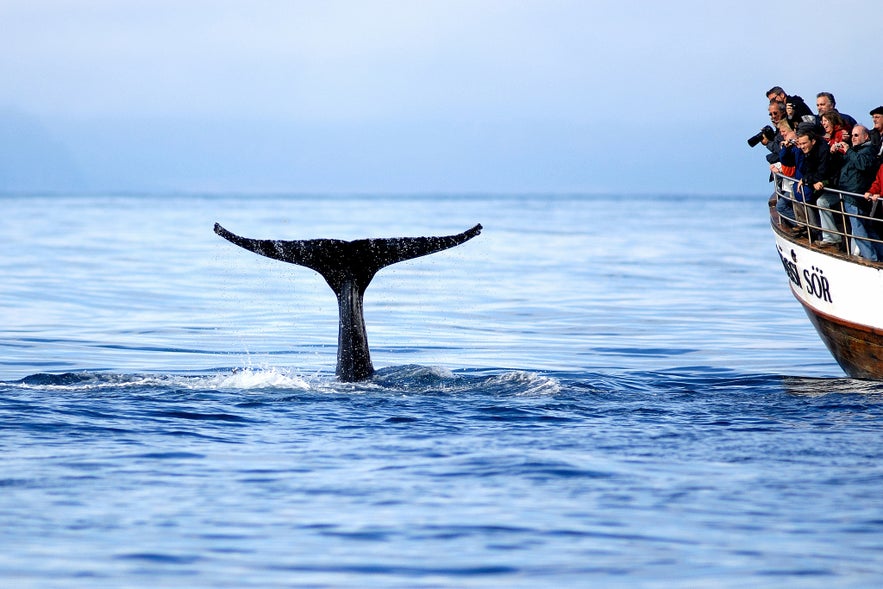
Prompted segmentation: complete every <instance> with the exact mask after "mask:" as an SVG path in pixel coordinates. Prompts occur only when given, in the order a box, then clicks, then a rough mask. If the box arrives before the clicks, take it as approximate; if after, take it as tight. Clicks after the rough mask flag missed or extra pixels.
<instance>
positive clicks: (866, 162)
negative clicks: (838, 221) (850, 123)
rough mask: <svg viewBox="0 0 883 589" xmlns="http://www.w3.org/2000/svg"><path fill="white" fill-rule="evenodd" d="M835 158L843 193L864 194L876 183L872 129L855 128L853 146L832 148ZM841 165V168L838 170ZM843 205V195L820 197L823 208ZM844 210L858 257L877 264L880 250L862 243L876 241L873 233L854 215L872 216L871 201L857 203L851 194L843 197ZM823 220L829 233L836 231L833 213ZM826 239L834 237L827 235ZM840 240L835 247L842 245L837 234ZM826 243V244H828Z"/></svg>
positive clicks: (834, 146) (825, 216)
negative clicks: (870, 131) (870, 214)
mask: <svg viewBox="0 0 883 589" xmlns="http://www.w3.org/2000/svg"><path fill="white" fill-rule="evenodd" d="M831 157H832V158H833V162H832V163H833V164H834V167H835V168H837V167H839V169H840V174H839V176H838V180H837V186H838V188H839V189H840V190H842V191H843V192H851V193H855V194H864V193H865V191H866V190H867V189H868V187H870V186H871V182H873V181H874V173H875V172H876V171H877V167H876V162H875V154H874V144H873V143H872V142H871V137H870V135H869V134H868V129H867V128H866V127H864V126H863V125H855V126H854V127H853V128H852V145H851V146H850V145H849V143H847V142H846V141H842V142H840V143H835V144H834V145H832V146H831ZM838 164H839V166H838ZM839 201H840V194H838V193H836V192H826V193H824V194H823V195H822V196H821V197H819V200H818V204H819V206H820V207H824V208H832V207H834V206H835V205H836V204H837V203H838V202H839ZM843 210H844V211H846V213H847V214H848V215H849V226H850V232H851V233H852V236H853V237H854V238H856V239H854V244H855V246H856V247H858V254H859V255H860V256H861V257H863V258H865V259H868V260H872V261H874V262H876V261H877V260H878V259H879V256H878V255H877V250H876V248H875V247H874V246H873V245H872V243H871V242H870V241H867V240H864V239H861V238H862V237H873V238H876V236H875V235H871V233H872V232H871V231H869V230H868V227H867V226H866V225H865V222H864V220H862V219H859V218H858V217H856V216H854V215H867V214H868V213H869V212H870V202H869V200H867V199H857V198H856V197H855V196H852V195H850V194H843ZM819 216H820V217H821V225H822V227H824V228H825V229H829V230H835V231H836V226H835V224H834V215H833V214H832V213H831V212H829V211H819ZM825 235H826V237H825V238H824V239H828V237H827V236H830V235H832V234H831V233H828V234H825ZM833 235H834V237H836V239H834V240H833V241H834V242H835V243H840V236H839V235H836V234H833ZM824 239H823V243H824Z"/></svg>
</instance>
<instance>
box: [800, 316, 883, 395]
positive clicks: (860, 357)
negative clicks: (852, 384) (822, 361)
mask: <svg viewBox="0 0 883 589" xmlns="http://www.w3.org/2000/svg"><path fill="white" fill-rule="evenodd" d="M803 308H804V310H805V311H806V314H807V315H808V316H809V320H810V321H812V324H813V325H814V326H815V328H816V331H817V332H818V333H819V336H820V337H821V338H822V341H823V342H825V346H826V347H827V348H828V350H829V351H830V352H831V355H832V356H834V359H836V360H837V363H838V364H840V367H841V368H843V371H844V372H845V373H846V374H848V375H849V376H851V377H853V378H883V373H881V367H883V332H881V331H880V330H877V329H873V328H871V327H866V326H864V325H853V324H850V323H847V322H845V321H840V320H839V319H836V318H834V317H828V316H826V315H824V314H823V313H819V312H817V311H815V310H813V309H812V308H810V307H807V306H806V305H804V306H803Z"/></svg>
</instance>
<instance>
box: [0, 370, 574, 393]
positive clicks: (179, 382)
mask: <svg viewBox="0 0 883 589" xmlns="http://www.w3.org/2000/svg"><path fill="white" fill-rule="evenodd" d="M0 385H2V386H3V388H4V389H7V390H10V389H11V390H43V391H53V392H72V393H73V392H80V393H88V392H94V393H101V392H103V391H124V390H136V389H137V390H138V391H145V390H152V391H168V390H176V391H187V392H199V391H212V392H243V391H249V392H264V393H272V394H292V393H305V392H311V393H349V394H359V393H370V392H389V393H394V394H427V395H431V394H445V395H456V394H465V393H474V392H479V393H481V392H486V393H495V394H500V393H502V394H507V395H513V396H533V395H555V394H557V393H559V392H560V391H561V382H560V381H559V380H558V379H557V378H555V377H553V376H548V375H544V374H539V373H534V372H529V371H520V370H514V371H504V372H492V373H486V372H469V371H466V372H462V373H454V372H453V371H451V370H449V369H447V368H442V367H437V366H420V365H405V366H394V367H387V368H383V369H381V370H378V371H377V372H376V373H375V375H374V377H373V378H371V379H369V380H366V381H363V382H357V383H343V382H339V381H338V380H337V379H336V377H334V375H331V374H328V373H314V374H309V375H304V374H299V373H297V372H296V371H294V370H292V369H290V368H281V367H260V368H254V367H248V368H233V369H219V370H217V371H213V372H210V373H204V374H120V373H107V372H95V371H83V372H65V373H58V374H52V373H38V374H32V375H30V376H26V377H24V378H22V379H20V380H17V381H12V382H0Z"/></svg>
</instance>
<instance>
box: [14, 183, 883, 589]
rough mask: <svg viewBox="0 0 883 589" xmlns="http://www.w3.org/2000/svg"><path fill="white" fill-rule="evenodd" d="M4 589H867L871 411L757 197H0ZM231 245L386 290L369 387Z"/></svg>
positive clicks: (879, 517)
mask: <svg viewBox="0 0 883 589" xmlns="http://www.w3.org/2000/svg"><path fill="white" fill-rule="evenodd" d="M0 206H2V211H3V214H2V215H0V272H2V274H0V275H2V282H0V319H2V321H0V522H2V531H0V540H2V548H3V549H2V550H0V584H2V586H4V587H16V588H28V587H40V588H46V587H84V588H85V587H88V588H95V587H152V588H160V587H262V588H263V587H590V586H591V587H660V588H662V587H665V588H669V587H801V588H803V587H835V586H836V587H874V586H880V585H881V584H883V493H881V488H883V444H881V438H883V383H876V382H869V381H857V380H851V379H848V378H845V377H844V376H843V373H842V371H841V370H840V369H839V367H838V366H837V364H836V363H835V362H834V361H833V360H832V358H831V357H830V356H829V355H828V353H827V351H826V350H825V349H824V346H823V345H822V343H821V342H820V340H819V339H818V337H817V336H816V335H815V333H814V331H813V330H812V327H811V326H810V324H809V321H808V320H807V318H806V316H805V315H804V313H803V311H802V310H801V309H800V307H799V305H798V304H797V302H796V301H795V300H794V299H793V297H792V296H791V295H790V294H789V291H788V285H787V279H786V277H785V275H784V272H783V271H782V269H781V264H780V262H779V260H778V257H777V255H776V252H775V246H774V244H773V240H772V236H771V234H770V232H769V227H768V216H767V209H766V196H765V195H762V194H759V195H755V196H751V197H748V196H746V197H717V196H716V197H712V196H676V195H670V196H662V195H661V196H655V197H636V196H622V195H609V196H578V195H575V196H548V195H534V196H521V197H514V196H492V195H491V196H488V195H459V196H451V195H431V196H397V197H381V196H359V195H356V196H347V195H335V196H321V195H317V196H286V195H268V196H254V195H232V196H200V195H178V196H176V195H165V196H149V195H145V196H138V195H97V196H70V197H59V196H53V197H50V196H17V197H16V196H8V197H0ZM215 221H218V222H220V223H222V224H223V225H225V226H226V227H228V228H229V229H230V230H232V231H234V232H236V233H239V234H241V235H246V236H249V237H258V238H273V239H301V238H313V237H336V238H343V239H356V238H362V237H392V236H403V235H444V234H452V233H457V232H460V231H462V230H465V229H467V228H468V227H471V226H472V225H473V224H475V223H477V222H480V223H482V224H483V225H484V231H483V233H482V234H481V235H480V236H479V237H477V238H475V239H473V240H472V241H469V242H467V243H465V244H463V245H461V246H458V247H456V248H454V249H451V250H448V251H445V252H441V253H438V254H434V255H432V256H428V257H425V258H419V259H415V260H411V261H408V262H404V263H401V264H397V265H395V266H391V267H389V268H386V269H384V270H382V271H381V272H380V273H379V274H378V275H377V277H376V278H375V280H374V282H373V283H372V284H371V286H370V287H369V288H368V291H367V294H366V298H365V318H366V322H367V324H368V335H369V339H370V342H371V348H372V358H373V360H374V364H375V367H377V368H378V374H377V375H376V377H375V378H374V379H372V380H370V381H368V382H364V383H351V384H344V383H339V382H337V381H336V379H335V377H334V366H335V354H336V337H337V306H336V302H335V299H334V296H333V294H332V292H331V290H330V289H329V288H328V287H327V286H326V285H325V283H324V281H323V280H322V279H321V278H320V277H319V276H318V275H317V274H315V273H314V272H312V271H310V270H308V269H305V268H301V267H297V266H292V265H288V264H284V263H281V262H277V261H273V260H270V259H266V258H262V257H259V256H256V255H254V254H252V253H250V252H246V251H245V250H242V249H239V248H237V247H235V246H233V245H231V244H229V243H228V242H226V241H224V240H222V239H220V238H219V237H217V236H216V235H215V234H214V233H213V232H212V225H213V223H214V222H215Z"/></svg>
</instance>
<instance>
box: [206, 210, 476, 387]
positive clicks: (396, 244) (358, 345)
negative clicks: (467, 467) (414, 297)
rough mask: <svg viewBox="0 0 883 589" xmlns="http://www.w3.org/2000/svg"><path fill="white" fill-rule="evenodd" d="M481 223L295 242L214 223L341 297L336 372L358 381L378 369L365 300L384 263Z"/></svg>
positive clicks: (450, 242)
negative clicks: (454, 229)
mask: <svg viewBox="0 0 883 589" xmlns="http://www.w3.org/2000/svg"><path fill="white" fill-rule="evenodd" d="M481 229H482V227H481V225H480V224H479V225H476V226H475V227H472V228H471V229H468V230H466V231H464V232H463V233H458V234H456V235H447V236H443V237H393V238H382V239H357V240H354V241H344V240H341V239H303V240H294V241H284V240H273V239H250V238H247V237H241V236H239V235H236V234H235V233H232V232H230V231H228V230H226V229H224V228H223V227H222V226H221V225H220V224H218V223H215V233H217V234H218V235H220V236H221V237H223V238H224V239H226V240H227V241H229V242H231V243H234V244H236V245H238V246H239V247H242V248H245V249H247V250H249V251H252V252H254V253H256V254H260V255H262V256H266V257H268V258H273V259H274V260H281V261H283V262H288V263H290V264H297V265H299V266H305V267H307V268H310V269H311V270H315V271H316V272H318V273H319V274H321V275H322V277H323V278H324V279H325V282H327V283H328V286H330V287H331V290H333V291H334V294H335V295H336V296H337V306H338V312H339V314H340V327H339V331H338V337H337V377H338V378H339V379H340V380H342V381H348V382H351V381H358V380H365V379H367V378H370V377H371V375H372V374H374V366H373V365H372V364H371V353H370V352H369V350H368V334H367V331H366V329H365V318H364V314H363V309H362V300H363V297H364V295H365V289H366V288H368V285H369V284H370V283H371V279H372V278H374V275H375V274H376V273H377V272H378V270H380V269H381V268H385V267H386V266H389V265H391V264H395V263H396V262H402V261H404V260H410V259H412V258H419V257H420V256H426V255H429V254H433V253H435V252H440V251H442V250H446V249H448V248H452V247H454V246H456V245H460V244H461V243H463V242H465V241H468V240H470V239H472V238H473V237H475V236H476V235H478V234H479V233H481Z"/></svg>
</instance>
